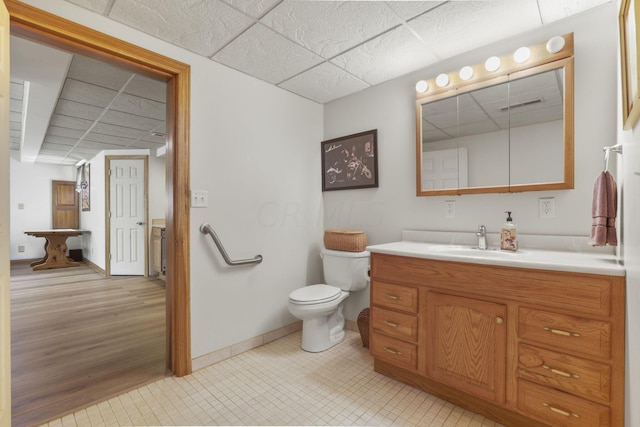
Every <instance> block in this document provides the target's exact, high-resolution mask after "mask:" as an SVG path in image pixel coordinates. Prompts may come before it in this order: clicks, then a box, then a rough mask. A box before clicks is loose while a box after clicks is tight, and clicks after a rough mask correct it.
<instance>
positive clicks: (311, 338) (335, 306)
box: [289, 285, 349, 353]
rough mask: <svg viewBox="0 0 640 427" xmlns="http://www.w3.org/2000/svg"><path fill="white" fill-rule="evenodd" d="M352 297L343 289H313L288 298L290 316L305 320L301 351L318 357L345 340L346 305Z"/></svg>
mask: <svg viewBox="0 0 640 427" xmlns="http://www.w3.org/2000/svg"><path fill="white" fill-rule="evenodd" d="M348 296H349V292H345V291H343V290H341V289H340V288H337V287H335V286H329V285H311V286H305V287H304V288H299V289H296V290H295V291H293V292H291V294H290V295H289V312H290V313H291V314H293V315H294V316H295V317H297V318H298V319H300V320H302V345H301V347H302V349H303V350H306V351H309V352H312V353H317V352H320V351H324V350H327V349H329V348H331V347H333V346H334V345H336V344H338V343H339V342H341V341H342V340H343V339H344V336H345V333H344V315H343V313H342V310H343V308H344V301H345V300H346V299H347V297H348Z"/></svg>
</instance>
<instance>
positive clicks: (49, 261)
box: [24, 228, 83, 271]
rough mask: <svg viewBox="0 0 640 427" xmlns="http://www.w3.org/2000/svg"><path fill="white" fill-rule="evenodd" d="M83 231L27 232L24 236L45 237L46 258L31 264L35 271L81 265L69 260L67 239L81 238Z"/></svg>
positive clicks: (59, 229)
mask: <svg viewBox="0 0 640 427" xmlns="http://www.w3.org/2000/svg"><path fill="white" fill-rule="evenodd" d="M82 233H83V230H76V229H72V228H58V229H52V230H34V231H25V232H24V234H27V235H29V236H34V237H44V238H45V239H46V241H45V243H44V250H45V255H44V258H42V259H39V260H37V261H34V262H32V263H31V267H33V270H34V271H35V270H47V269H50V268H64V267H75V266H78V265H81V264H80V263H79V262H75V261H73V260H71V259H69V258H67V238H68V237H72V236H79V235H81V234H82Z"/></svg>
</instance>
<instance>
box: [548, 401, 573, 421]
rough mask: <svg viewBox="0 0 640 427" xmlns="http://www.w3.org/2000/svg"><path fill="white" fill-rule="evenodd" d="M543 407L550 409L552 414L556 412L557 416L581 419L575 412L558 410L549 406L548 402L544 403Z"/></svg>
mask: <svg viewBox="0 0 640 427" xmlns="http://www.w3.org/2000/svg"><path fill="white" fill-rule="evenodd" d="M542 405H543V406H545V407H547V408H549V410H550V411H551V412H555V413H556V414H560V415H564V416H565V417H576V418H580V415H578V414H576V413H575V412H567V411H565V410H562V409H559V408H556V407H553V406H551V405H550V404H548V403H547V402H543V403H542Z"/></svg>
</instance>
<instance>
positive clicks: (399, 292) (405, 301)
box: [371, 282, 418, 313]
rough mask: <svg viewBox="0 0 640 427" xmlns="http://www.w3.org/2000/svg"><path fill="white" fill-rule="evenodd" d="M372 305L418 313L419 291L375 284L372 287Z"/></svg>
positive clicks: (398, 286) (406, 287)
mask: <svg viewBox="0 0 640 427" xmlns="http://www.w3.org/2000/svg"><path fill="white" fill-rule="evenodd" d="M371 303H372V304H375V305H380V306H383V307H389V308H394V309H396V310H403V311H408V312H411V313H417V312H418V289H417V288H411V287H409V286H402V285H391V284H387V283H381V282H374V283H373V284H372V285H371Z"/></svg>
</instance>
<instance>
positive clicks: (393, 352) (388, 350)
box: [384, 347, 402, 356]
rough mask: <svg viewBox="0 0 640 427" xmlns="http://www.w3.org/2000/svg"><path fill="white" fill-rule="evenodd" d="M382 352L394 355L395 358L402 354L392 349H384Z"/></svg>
mask: <svg viewBox="0 0 640 427" xmlns="http://www.w3.org/2000/svg"><path fill="white" fill-rule="evenodd" d="M384 351H386V352H387V353H391V354H395V355H396V356H402V352H401V351H398V350H394V349H392V348H389V347H385V348H384Z"/></svg>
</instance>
